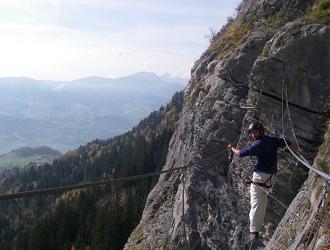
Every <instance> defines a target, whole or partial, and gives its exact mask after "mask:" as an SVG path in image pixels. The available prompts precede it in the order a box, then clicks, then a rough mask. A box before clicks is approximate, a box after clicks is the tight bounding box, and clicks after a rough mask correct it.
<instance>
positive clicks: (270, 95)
mask: <svg viewBox="0 0 330 250" xmlns="http://www.w3.org/2000/svg"><path fill="white" fill-rule="evenodd" d="M311 4H312V1H302V0H295V1H288V0H287V1H286V0H265V1H256V0H245V1H243V4H242V5H241V7H240V12H239V13H238V16H237V19H236V21H235V22H241V21H242V20H249V18H250V17H251V13H257V14H258V15H260V17H263V18H264V20H265V21H264V22H265V26H267V25H268V26H267V27H269V23H268V21H267V20H266V17H267V16H270V15H275V14H276V13H278V16H281V15H282V16H285V17H286V18H287V20H290V21H292V19H294V18H295V17H297V16H299V15H302V14H303V13H305V12H306V9H307V8H308V7H309V6H311ZM288 6H289V7H290V8H293V9H296V10H295V11H292V12H288V11H287V9H286V7H288ZM298 9H299V11H298ZM285 13H286V14H285ZM266 24H267V25H266ZM236 27H239V25H237V26H236ZM276 27H277V26H276ZM272 29H273V30H269V29H265V28H263V26H262V25H260V22H256V24H255V25H253V26H252V29H251V31H249V32H247V33H246V32H245V33H244V37H241V38H240V39H241V40H240V41H239V43H238V45H237V46H236V47H235V48H233V50H232V51H231V54H230V55H229V56H228V57H226V56H223V55H221V57H219V54H217V53H219V49H218V48H215V49H214V48H212V46H211V49H209V50H207V51H206V52H205V53H204V54H203V55H202V56H201V58H200V59H199V60H198V61H197V62H196V63H195V65H194V67H193V69H192V77H191V79H190V81H189V84H188V86H187V87H186V89H185V92H184V96H185V104H184V109H183V112H182V116H181V119H180V121H179V123H178V125H177V128H176V131H175V133H174V135H173V137H172V140H171V142H170V146H169V152H168V155H167V161H166V164H165V166H164V167H163V169H164V170H165V169H172V168H176V167H179V166H182V165H188V166H189V167H188V168H187V169H186V171H180V172H173V173H169V174H166V175H162V176H161V177H160V178H159V182H158V184H157V185H156V186H155V187H154V189H153V190H152V191H151V193H150V194H149V196H148V200H147V202H146V206H145V209H144V212H143V216H142V219H141V222H140V224H139V226H138V227H137V228H136V229H135V230H134V232H133V233H132V235H131V237H130V238H129V240H128V242H127V244H126V246H125V249H184V248H186V247H189V249H244V248H245V247H248V248H249V246H247V245H246V242H247V236H248V233H249V232H248V225H249V222H248V212H249V185H248V184H246V181H247V180H249V179H250V176H251V174H252V171H253V163H254V160H253V159H252V158H244V159H239V158H237V157H235V158H234V159H233V160H231V159H230V158H229V159H228V152H227V149H226V145H227V144H228V143H234V142H238V146H239V147H242V146H244V145H245V144H246V143H248V142H249V139H248V135H247V125H248V123H249V122H251V121H254V120H255V119H259V120H261V121H262V122H264V124H265V126H266V130H267V133H271V134H276V135H278V136H280V135H281V134H282V120H283V124H284V133H285V135H286V136H287V137H289V138H290V139H291V140H293V139H294V138H293V137H292V130H291V129H290V128H291V123H290V122H289V121H290V119H291V120H292V126H293V128H294V130H295V132H296V135H297V138H298V141H299V143H300V144H301V146H302V148H303V150H304V151H305V152H306V157H307V158H308V159H309V160H311V159H313V158H314V157H315V155H316V151H317V147H318V145H319V144H320V142H321V130H320V129H315V128H317V127H320V124H322V122H323V120H324V117H323V116H322V114H323V111H324V106H325V104H326V102H327V101H328V99H329V91H330V90H329V83H330V82H329V81H330V78H329V77H330V72H329V70H330V67H329V66H328V65H330V55H329V51H330V50H329V45H330V42H329V41H330V37H329V36H330V34H329V27H328V26H325V25H317V24H312V25H310V24H305V23H302V22H299V21H294V22H290V23H287V24H286V25H284V26H283V27H277V28H276V29H275V28H274V27H272ZM274 29H275V30H274ZM224 32H225V31H224ZM223 41H225V40H223ZM232 42H233V41H232ZM235 42H236V41H234V42H233V43H232V44H235ZM219 48H222V49H223V47H221V46H220V47H219ZM226 52H228V50H226ZM282 90H287V93H288V101H289V106H290V117H289V116H288V111H287V108H286V106H285V103H283V105H282V101H281V100H282V99H281V98H282V93H283V92H282ZM284 94H285V92H284ZM284 97H286V96H285V95H284ZM282 108H283V109H284V117H282ZM279 169H280V170H279V174H278V175H277V177H276V183H275V185H274V187H273V192H274V194H276V196H277V197H278V198H279V199H280V200H281V201H282V202H284V203H285V204H286V205H288V204H289V203H290V202H291V201H292V199H293V198H294V197H295V195H296V194H297V192H298V190H299V188H300V187H301V185H302V183H303V182H304V181H305V179H306V178H307V170H306V169H305V168H304V167H302V166H299V165H298V164H296V162H295V161H294V159H292V157H290V155H289V153H288V152H286V151H280V152H279ZM299 194H300V193H299ZM299 197H300V196H298V198H299ZM298 198H297V199H298ZM285 212H286V209H285V207H283V206H282V205H281V204H279V203H278V202H276V201H275V200H272V199H270V200H269V205H268V209H267V214H266V222H267V223H266V225H265V230H264V232H263V233H262V242H263V244H264V245H266V243H267V242H268V240H269V239H270V238H271V237H272V235H273V233H274V231H275V228H276V226H277V224H278V223H279V222H280V220H281V219H282V217H283V215H284V214H285ZM288 216H289V215H288ZM289 217H290V216H289ZM290 218H291V217H290ZM277 235H278V236H276V238H275V239H274V238H273V239H274V241H273V242H275V243H274V244H273V246H276V240H277V239H280V238H281V232H278V233H277ZM322 239H323V238H322ZM273 249H275V248H273Z"/></svg>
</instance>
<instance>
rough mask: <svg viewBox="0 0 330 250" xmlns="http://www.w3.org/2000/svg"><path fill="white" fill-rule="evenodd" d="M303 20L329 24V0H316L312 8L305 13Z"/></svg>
mask: <svg viewBox="0 0 330 250" xmlns="http://www.w3.org/2000/svg"><path fill="white" fill-rule="evenodd" d="M303 21H305V22H307V23H320V24H330V0H317V1H316V2H315V4H314V6H313V8H312V9H311V10H310V11H309V12H308V13H307V14H306V15H305V17H304V18H303Z"/></svg>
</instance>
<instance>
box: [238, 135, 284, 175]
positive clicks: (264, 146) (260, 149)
mask: <svg viewBox="0 0 330 250" xmlns="http://www.w3.org/2000/svg"><path fill="white" fill-rule="evenodd" d="M284 147H285V142H284V140H283V139H280V138H277V137H271V136H267V135H264V136H263V137H262V138H261V139H258V140H255V141H254V142H253V143H252V144H250V145H248V146H247V147H245V148H244V149H242V150H241V151H240V154H239V156H240V157H244V156H257V163H256V165H255V169H254V171H256V172H263V173H267V174H276V172H277V149H278V148H284Z"/></svg>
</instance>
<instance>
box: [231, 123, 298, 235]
mask: <svg viewBox="0 0 330 250" xmlns="http://www.w3.org/2000/svg"><path fill="white" fill-rule="evenodd" d="M248 131H249V134H250V136H251V137H252V138H253V140H254V142H253V143H251V144H250V145H248V146H246V147H245V148H244V149H242V150H239V149H237V148H235V147H234V146H233V145H231V144H229V145H228V146H227V147H228V148H229V149H230V150H231V151H232V152H233V153H234V154H235V155H237V156H239V157H244V156H257V163H256V165H255V168H254V172H253V177H252V183H251V189H250V195H251V210H250V214H249V217H250V233H251V239H252V240H255V239H257V238H258V236H259V232H260V231H261V229H262V226H263V224H264V218H265V212H266V206H267V193H266V192H265V191H269V188H270V187H271V186H272V181H273V180H272V179H273V175H274V174H276V172H277V149H278V148H283V147H285V142H284V140H283V139H280V138H277V137H271V136H267V135H265V131H264V126H263V124H262V123H260V122H254V123H251V124H250V125H249V129H248ZM289 146H290V148H292V149H293V150H294V151H297V147H296V146H295V145H291V143H290V144H289Z"/></svg>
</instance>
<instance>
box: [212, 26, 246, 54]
mask: <svg viewBox="0 0 330 250" xmlns="http://www.w3.org/2000/svg"><path fill="white" fill-rule="evenodd" d="M251 30H252V22H247V23H238V22H237V21H231V22H229V23H228V24H227V25H225V26H224V27H223V28H222V29H221V31H220V32H218V33H217V34H216V35H215V36H214V37H213V39H212V40H211V46H210V49H211V50H215V51H217V59H220V60H223V59H226V58H228V57H229V56H230V54H231V53H232V52H233V51H234V50H235V49H236V48H237V47H238V45H239V44H240V41H241V40H242V38H244V37H245V36H246V35H247V34H249V33H250V32H251Z"/></svg>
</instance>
